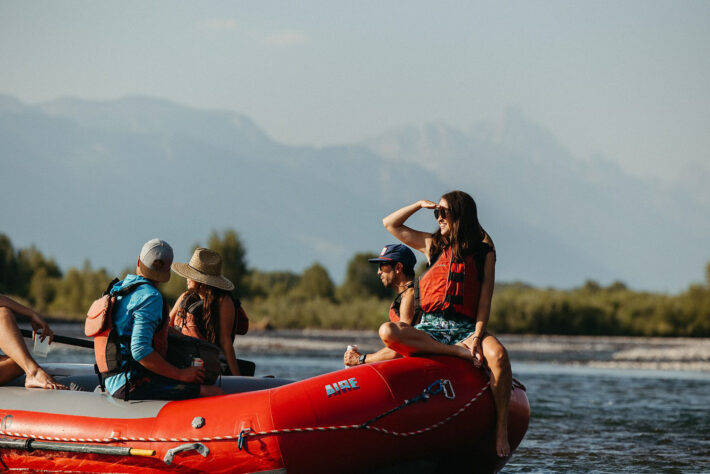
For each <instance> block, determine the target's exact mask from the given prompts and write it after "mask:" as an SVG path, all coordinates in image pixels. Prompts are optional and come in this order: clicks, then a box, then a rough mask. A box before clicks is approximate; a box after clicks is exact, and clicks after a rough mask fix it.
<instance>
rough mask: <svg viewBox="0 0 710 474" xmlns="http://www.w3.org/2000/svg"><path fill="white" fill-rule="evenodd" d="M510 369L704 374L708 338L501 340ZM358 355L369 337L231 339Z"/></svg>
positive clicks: (243, 344)
mask: <svg viewBox="0 0 710 474" xmlns="http://www.w3.org/2000/svg"><path fill="white" fill-rule="evenodd" d="M498 337H499V339H500V340H501V342H503V344H504V345H505V346H506V348H507V349H508V352H509V354H510V358H511V361H513V364H514V363H515V362H516V361H520V362H540V363H555V364H565V365H585V366H590V367H597V368H623V369H643V370H683V371H700V372H710V338H677V337H676V338H662V337H626V336H550V335H517V334H502V335H499V336H498ZM353 343H354V344H358V346H359V349H360V350H361V351H364V352H374V351H376V350H377V349H379V348H380V347H382V343H381V342H380V340H379V338H378V337H377V334H376V333H375V332H374V331H352V330H339V331H335V330H320V329H303V330H274V331H254V332H250V333H249V334H247V335H246V336H240V337H239V338H237V347H238V348H241V349H242V350H246V351H250V352H252V351H258V350H260V349H261V350H265V349H268V350H269V351H273V350H281V351H284V352H286V353H298V352H309V353H313V352H317V353H324V355H325V354H326V353H327V354H328V355H330V354H332V353H342V352H343V351H344V350H345V347H346V346H347V345H348V344H353Z"/></svg>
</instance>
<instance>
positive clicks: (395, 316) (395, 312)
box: [390, 281, 416, 323]
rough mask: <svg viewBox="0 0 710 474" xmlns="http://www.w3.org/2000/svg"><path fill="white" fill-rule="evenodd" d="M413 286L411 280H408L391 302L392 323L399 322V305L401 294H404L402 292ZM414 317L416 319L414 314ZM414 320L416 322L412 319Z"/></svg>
mask: <svg viewBox="0 0 710 474" xmlns="http://www.w3.org/2000/svg"><path fill="white" fill-rule="evenodd" d="M413 286H414V283H413V282H411V281H410V282H409V283H407V287H406V288H405V289H404V291H402V292H400V293H399V294H398V295H397V297H396V298H395V299H394V301H393V302H392V304H391V305H390V321H392V322H393V323H396V322H399V319H400V317H399V307H400V305H401V304H402V295H404V293H405V292H406V291H407V290H408V289H410V288H412V287H413ZM415 314H416V311H415ZM415 319H416V316H415ZM414 322H416V321H414Z"/></svg>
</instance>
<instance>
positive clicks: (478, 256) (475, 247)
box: [379, 191, 512, 457]
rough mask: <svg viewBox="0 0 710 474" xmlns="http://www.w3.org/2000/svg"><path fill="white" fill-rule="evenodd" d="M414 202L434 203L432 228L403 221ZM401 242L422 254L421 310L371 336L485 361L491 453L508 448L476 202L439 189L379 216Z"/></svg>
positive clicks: (506, 372)
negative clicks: (415, 320)
mask: <svg viewBox="0 0 710 474" xmlns="http://www.w3.org/2000/svg"><path fill="white" fill-rule="evenodd" d="M420 209H434V216H435V218H436V220H437V223H438V224H439V229H438V230H437V231H436V232H434V233H433V234H431V233H428V232H421V231H418V230H414V229H411V228H409V227H407V226H405V225H404V222H405V221H406V220H407V219H408V218H409V217H410V216H411V215H412V214H414V213H415V212H417V211H418V210H420ZM382 223H383V224H384V226H385V228H386V229H387V230H388V231H389V232H390V233H391V234H392V235H393V236H394V237H396V238H397V239H399V240H400V241H401V242H402V243H404V244H406V245H408V246H409V247H412V248H414V249H416V250H419V251H420V252H422V253H423V254H424V255H425V256H426V257H427V261H428V266H427V270H426V272H425V273H424V274H423V275H421V276H420V277H419V281H418V291H419V303H420V305H421V310H422V313H423V314H422V317H421V320H420V322H419V324H417V325H415V326H413V327H412V326H409V325H406V324H401V323H394V322H386V323H384V324H382V325H381V326H380V329H379V335H380V338H381V339H382V342H384V344H385V345H386V346H387V347H388V348H390V349H392V350H394V351H396V352H398V353H400V354H402V355H405V356H411V355H414V354H441V355H447V356H454V357H460V358H463V359H466V360H470V361H472V362H473V364H474V365H475V366H476V367H480V366H481V365H482V363H483V362H484V360H485V362H486V363H487V365H488V368H489V369H490V384H491V385H490V386H491V392H492V394H493V400H494V402H495V406H496V453H497V454H498V456H500V457H507V456H509V455H510V445H509V443H508V405H509V403H510V390H511V386H512V372H511V368H510V360H509V359H508V353H507V351H506V350H505V348H504V347H503V345H502V344H501V343H500V341H498V339H497V338H496V337H494V336H493V335H492V334H490V333H489V332H487V331H486V325H487V324H488V318H489V316H490V310H491V300H492V297H493V286H494V280H495V260H496V258H495V248H494V247H493V241H492V240H491V239H490V237H489V236H488V234H487V233H486V232H485V231H484V230H483V228H482V227H481V225H480V224H479V222H478V212H477V208H476V203H475V201H474V200H473V198H472V197H471V196H469V195H468V194H466V193H464V192H462V191H451V192H449V193H446V194H444V195H443V196H442V197H441V199H440V200H439V203H438V204H436V203H434V202H432V201H427V200H421V201H417V202H415V203H413V204H410V205H409V206H405V207H403V208H401V209H399V210H397V211H395V212H393V213H392V214H390V215H389V216H387V217H385V218H384V219H383V220H382Z"/></svg>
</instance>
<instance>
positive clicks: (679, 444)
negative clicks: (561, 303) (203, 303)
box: [39, 325, 710, 473]
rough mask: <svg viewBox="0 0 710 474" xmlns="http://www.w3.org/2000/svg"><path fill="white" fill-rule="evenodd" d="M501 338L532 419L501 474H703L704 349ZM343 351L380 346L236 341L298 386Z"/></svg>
mask: <svg viewBox="0 0 710 474" xmlns="http://www.w3.org/2000/svg"><path fill="white" fill-rule="evenodd" d="M54 329H55V331H56V332H57V333H58V334H64V335H70V336H72V335H73V336H78V335H79V332H80V330H79V329H78V328H76V327H72V326H66V327H61V326H59V327H58V326H56V325H55V326H54ZM500 339H501V341H502V342H503V343H504V344H505V345H506V347H507V348H508V349H509V351H510V357H511V361H512V365H513V373H514V376H515V377H516V378H517V379H518V380H520V381H521V382H523V383H524V384H525V386H526V387H527V395H528V398H529V400H530V406H531V411H532V416H531V420H530V427H529V428H528V432H527V434H526V436H525V439H524V440H523V442H522V443H521V445H520V446H519V447H518V449H517V450H516V452H515V453H514V455H513V457H512V458H511V460H510V461H509V462H508V464H507V465H506V466H505V467H504V469H503V471H502V472H504V473H513V472H534V473H538V472H540V473H542V472H565V473H569V472H573V473H590V472H598V473H617V472H623V473H638V472H648V473H657V472H664V473H665V472H669V473H674V472H678V473H710V340H708V339H634V338H588V337H577V338H575V337H557V338H555V337H547V338H541V337H531V336H527V337H526V336H501V337H500ZM350 343H357V344H358V345H359V346H360V349H361V350H363V351H367V352H371V351H374V350H376V349H377V348H378V347H379V341H378V340H377V337H376V335H374V334H373V333H369V332H354V331H350V332H346V331H268V332H261V333H260V332H254V333H250V334H249V335H248V336H243V337H239V338H238V339H237V352H238V355H239V357H241V358H245V359H249V360H252V361H254V362H256V364H257V373H256V376H264V375H274V376H276V377H282V378H288V379H294V380H299V379H303V378H307V377H311V376H314V375H318V374H323V373H326V372H330V371H334V370H338V369H340V368H342V367H343V365H342V353H343V350H344V348H345V346H346V345H347V344H350ZM56 346H57V347H56V349H54V348H53V349H52V352H51V353H50V355H49V357H48V358H47V359H46V360H47V361H51V362H55V361H74V362H90V361H91V358H92V354H91V352H90V351H87V350H85V349H73V348H69V347H67V346H61V345H56ZM39 361H40V363H41V362H42V360H41V359H40V360H39ZM685 369H691V370H685Z"/></svg>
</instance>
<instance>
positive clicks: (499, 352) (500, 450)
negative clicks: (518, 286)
mask: <svg viewBox="0 0 710 474" xmlns="http://www.w3.org/2000/svg"><path fill="white" fill-rule="evenodd" d="M464 344H468V345H470V344H471V341H470V339H466V340H465V341H464ZM483 358H484V359H485V360H486V363H487V364H488V368H489V369H490V371H491V375H490V381H491V393H492V394H493V401H494V402H495V405H496V453H497V454H498V456H500V457H502V458H503V457H507V456H509V455H510V444H509V443H508V405H509V404H510V390H511V387H512V385H513V373H512V371H511V369H510V359H508V351H506V350H505V347H503V344H501V343H500V341H499V340H498V339H497V338H496V337H494V336H492V335H490V334H488V335H486V336H485V337H484V339H483Z"/></svg>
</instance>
